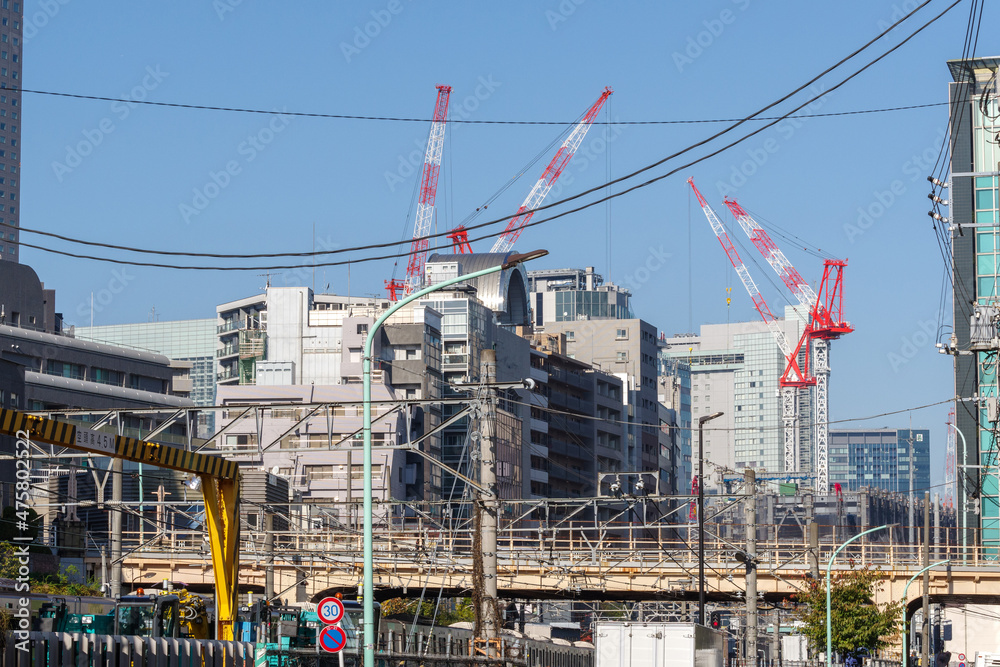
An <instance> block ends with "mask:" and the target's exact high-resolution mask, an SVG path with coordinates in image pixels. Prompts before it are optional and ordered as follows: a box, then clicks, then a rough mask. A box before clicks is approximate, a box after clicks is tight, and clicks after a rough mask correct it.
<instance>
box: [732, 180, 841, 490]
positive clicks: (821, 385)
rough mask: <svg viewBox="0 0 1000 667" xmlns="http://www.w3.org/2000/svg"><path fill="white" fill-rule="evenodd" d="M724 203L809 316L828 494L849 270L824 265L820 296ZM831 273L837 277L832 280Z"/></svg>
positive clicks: (820, 473) (819, 464)
mask: <svg viewBox="0 0 1000 667" xmlns="http://www.w3.org/2000/svg"><path fill="white" fill-rule="evenodd" d="M725 203H726V206H728V207H729V210H730V211H731V212H732V214H733V216H735V218H736V220H737V221H738V222H739V223H740V227H742V228H743V231H744V232H745V233H746V235H747V236H748V237H749V238H750V241H751V242H752V243H753V244H754V246H756V248H757V250H759V251H760V254H761V255H763V256H764V259H766V260H767V263H768V264H770V265H771V268H773V269H774V271H775V273H777V274H778V277H779V278H781V281H782V282H783V283H785V286H786V287H788V289H789V291H790V292H791V293H792V294H793V295H794V296H795V298H796V300H798V302H799V304H800V305H801V306H803V307H804V308H805V309H806V312H807V313H808V318H809V322H808V323H807V325H806V328H807V330H810V331H811V333H810V346H811V348H812V352H813V368H814V369H815V371H816V420H815V421H816V450H815V452H816V461H815V467H816V490H817V492H819V493H824V494H825V493H828V492H829V489H830V465H829V441H830V425H829V422H830V399H829V385H830V343H829V341H831V340H835V339H837V338H840V336H841V335H842V334H845V333H850V332H851V331H853V330H854V329H853V328H852V327H851V325H850V324H848V323H847V322H844V321H843V317H842V315H843V269H844V267H845V266H847V262H846V261H840V260H827V261H826V262H824V270H823V280H822V282H821V283H820V291H819V295H817V294H816V292H814V291H813V289H812V288H811V287H810V286H809V283H807V282H806V281H805V280H804V279H803V278H802V276H801V274H799V272H798V271H796V270H795V267H794V266H792V263H791V262H790V261H788V258H787V257H785V254H784V253H783V252H781V249H780V248H778V246H777V244H775V243H774V241H772V240H771V237H770V236H769V235H768V233H767V232H766V231H764V229H763V228H762V227H761V226H760V224H758V222H757V221H756V220H754V218H753V216H751V215H750V214H749V213H747V212H746V210H745V209H744V208H743V207H742V206H740V205H739V204H738V203H736V202H735V201H734V200H731V199H728V198H727V199H726V200H725ZM831 272H833V273H835V274H836V275H835V276H834V277H833V279H832V280H831ZM796 469H797V467H796Z"/></svg>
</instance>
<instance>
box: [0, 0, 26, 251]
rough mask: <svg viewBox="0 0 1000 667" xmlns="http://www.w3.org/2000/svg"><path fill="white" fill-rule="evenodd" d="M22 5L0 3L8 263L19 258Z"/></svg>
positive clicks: (1, 183)
mask: <svg viewBox="0 0 1000 667" xmlns="http://www.w3.org/2000/svg"><path fill="white" fill-rule="evenodd" d="M23 6H24V5H23V3H22V2H21V1H20V0H3V1H2V2H0V261H8V262H17V261H18V258H19V257H20V252H19V244H18V241H19V239H18V236H19V234H20V232H19V230H18V228H19V227H20V225H21V222H20V221H21V186H20V181H21V174H20V171H21V131H20V130H21V92H20V90H21V72H22V69H23V67H22V65H23V63H22V61H21V49H22V47H23V46H24V45H23V44H22V31H23V28H22V25H21V24H22V16H23V12H22V8H23Z"/></svg>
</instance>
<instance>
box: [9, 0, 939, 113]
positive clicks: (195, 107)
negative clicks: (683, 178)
mask: <svg viewBox="0 0 1000 667" xmlns="http://www.w3.org/2000/svg"><path fill="white" fill-rule="evenodd" d="M929 1H930V0H928V2H929ZM924 4H927V2H925V3H924ZM921 7H923V5H921ZM917 9H920V7H918V8H917ZM915 12H916V10H914V11H913V12H910V14H913V13H915ZM910 14H908V15H907V17H908V16H909V15H910ZM907 17H904V18H903V19H900V21H899V22H900V23H901V22H902V21H903V20H905V19H906V18H907ZM895 25H898V23H897V24H894V25H893V26H892V27H895ZM10 90H13V91H15V92H21V93H29V94H33V95H47V96H51V97H67V98H72V99H79V100H94V101H98V102H121V98H118V97H105V96H101V95H83V94H78V93H66V92H59V91H52V90H34V89H28V88H20V89H18V88H11V89H10ZM129 104H130V105H145V106H152V107H170V108H177V109H193V110H198V111H223V112H229V113H246V114H262V115H267V116H291V117H297V118H328V119H334V120H361V121H381V122H394V123H430V122H433V119H430V118H415V117H406V116H364V115H349V114H332V113H318V112H317V113H312V112H306V111H280V110H277V109H271V110H268V109H251V108H244V107H220V106H210V105H205V104H183V103H180V102H154V101H152V100H129ZM944 104H947V102H929V103H927V104H909V105H904V106H895V107H884V108H878V109H860V110H855V111H839V112H833V113H823V114H814V115H812V116H810V117H813V118H823V117H834V116H856V115H861V114H870V113H887V112H894V111H910V110H913V109H926V108H929V107H937V106H942V105H944ZM737 120H739V119H738V118H697V119H686V120H615V121H610V120H609V121H594V123H593V124H594V125H702V124H707V123H732V122H736V121H737ZM754 120H761V121H764V120H774V118H773V117H762V118H757V119H754ZM448 122H449V123H455V124H463V125H565V126H567V127H572V126H573V125H575V124H576V123H577V122H578V121H564V120H473V119H463V118H450V119H448Z"/></svg>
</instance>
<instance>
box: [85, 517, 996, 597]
mask: <svg viewBox="0 0 1000 667" xmlns="http://www.w3.org/2000/svg"><path fill="white" fill-rule="evenodd" d="M656 501H657V499H650V500H649V501H648V502H651V503H652V502H656ZM552 502H553V501H544V502H543V503H539V501H516V502H512V503H508V504H506V505H505V509H506V510H507V511H506V512H503V513H502V514H503V516H506V517H507V520H506V521H505V520H503V519H502V520H501V522H500V531H499V540H498V542H499V544H498V572H497V576H498V588H499V590H500V595H501V596H502V597H506V598H513V599H551V598H558V599H576V600H594V601H601V600H606V601H623V600H631V601H693V600H696V599H697V595H698V585H697V572H698V559H697V552H696V548H697V526H696V524H692V525H688V524H683V525H677V524H672V523H669V521H670V519H669V518H667V517H664V516H663V515H661V514H660V513H659V512H644V511H635V510H636V509H638V508H639V507H640V505H642V504H645V501H644V502H643V503H635V502H633V503H631V507H630V508H629V510H628V511H619V512H618V513H617V516H612V517H611V518H610V519H609V520H607V521H603V522H599V521H594V520H593V519H591V520H587V521H584V520H577V521H574V520H573V518H572V515H571V513H569V512H564V513H563V514H564V516H565V515H567V514H569V515H570V517H569V518H564V519H562V520H559V521H553V520H549V519H545V520H538V519H535V518H533V517H536V516H538V514H539V509H540V506H541V505H543V504H547V508H548V509H551V504H552ZM613 502H617V506H618V507H619V508H621V507H622V506H623V503H621V502H620V501H611V500H609V503H613ZM735 502H739V500H738V499H737V500H736V501H735ZM567 503H568V504H567V505H566V506H564V507H563V508H562V509H563V510H565V509H566V507H568V506H571V504H572V501H567ZM153 504H155V503H153ZM584 504H585V503H577V504H576V506H581V505H584ZM625 505H626V506H627V505H628V504H625ZM269 509H270V510H273V511H275V512H276V513H278V514H282V515H283V516H284V517H285V518H286V520H287V524H288V526H289V529H288V530H284V531H272V532H271V538H270V539H268V537H267V534H266V533H264V532H262V531H257V530H254V529H253V528H252V527H251V525H248V524H247V522H246V518H244V526H243V529H242V531H241V540H240V549H241V554H242V555H241V557H240V563H241V567H240V571H239V576H238V581H239V586H240V590H241V591H254V592H257V593H262V592H264V590H265V586H266V585H267V583H268V572H269V571H270V577H271V582H270V583H271V585H272V586H273V591H274V594H275V595H277V596H278V597H281V598H283V599H291V600H296V601H317V600H319V599H320V598H321V597H323V596H325V595H328V594H330V593H333V592H337V591H340V592H343V593H345V594H346V595H354V594H355V593H356V592H357V590H358V587H359V585H360V583H361V580H362V575H363V567H362V532H361V527H360V516H361V513H360V508H359V507H358V506H357V505H356V504H351V503H337V504H335V505H328V506H324V507H323V508H322V510H321V511H320V512H319V513H317V512H316V511H315V510H316V508H315V507H311V508H307V509H306V512H305V514H308V516H305V514H303V513H302V510H303V506H302V505H298V506H286V507H283V508H277V507H273V508H269ZM404 510H406V512H405V513H406V514H408V516H406V518H402V517H401V516H398V517H397V516H395V515H396V514H399V513H403V512H404ZM432 511H433V510H432V508H427V507H424V508H422V509H421V508H419V507H415V506H413V505H407V504H402V503H400V504H383V505H380V506H378V509H377V512H379V513H380V514H381V518H380V519H379V520H377V523H376V527H375V554H374V568H375V569H374V581H375V589H376V596H377V597H379V598H381V599H387V598H392V597H397V596H409V597H417V596H420V595H421V594H423V595H426V596H433V597H436V596H437V595H438V594H439V593H441V594H443V595H445V596H450V595H456V596H465V595H469V594H470V592H471V590H472V588H473V581H472V572H473V560H474V557H473V556H474V552H473V549H474V544H475V541H474V539H473V530H474V525H473V521H472V520H471V519H469V518H461V519H441V518H434V517H433V516H431V514H432ZM649 514H656V516H657V518H656V519H650V518H647V517H648V515H649ZM720 516H722V515H721V514H720ZM319 517H323V519H322V520H321V519H320V518H319ZM390 517H391V518H390ZM252 525H256V526H260V525H264V523H263V522H262V521H261V520H260V517H255V520H254V521H253V522H252ZM867 527H869V526H860V527H849V526H823V527H822V530H820V531H816V532H818V533H819V535H820V537H819V539H816V538H813V541H812V543H810V540H809V539H808V533H809V530H808V529H807V527H806V526H804V525H802V526H797V525H792V526H788V525H784V526H777V525H760V526H758V541H757V553H756V554H755V561H756V566H755V567H756V569H757V587H758V592H759V595H761V597H762V598H763V599H764V600H766V601H769V602H771V603H780V602H782V601H787V600H791V599H793V598H794V596H795V594H796V593H798V592H801V591H803V590H804V589H805V588H806V586H807V585H808V578H809V577H817V576H818V577H820V578H822V577H824V576H825V572H826V566H827V562H828V560H829V558H830V556H831V555H832V554H833V552H834V551H835V550H836V549H837V548H838V547H840V546H841V545H842V544H843V543H844V541H845V540H847V539H849V538H850V537H853V536H854V535H856V534H858V532H860V531H861V530H863V529H865V528H867ZM743 530H744V526H741V525H723V524H716V523H711V522H710V523H709V524H708V525H707V526H706V538H705V542H706V547H705V558H706V568H705V571H706V581H705V586H706V591H707V595H708V598H709V600H713V601H718V602H722V601H733V600H738V599H740V598H741V597H742V595H743V590H744V587H745V585H744V581H745V575H746V572H747V569H746V568H747V565H746V562H745V561H746V553H745V552H744V551H743V547H742V546H741V545H742V543H743V538H742V531H743ZM881 532H882V533H884V534H883V535H879V534H878V533H876V534H874V535H872V536H870V537H871V538H872V539H869V538H868V537H867V536H866V537H863V538H861V539H859V540H858V541H856V542H854V543H852V544H850V545H848V546H847V547H845V548H844V549H843V550H842V551H841V552H840V553H839V554H838V555H837V557H836V559H835V561H834V565H833V571H834V572H838V571H844V570H847V569H850V568H858V567H865V566H868V567H873V568H877V569H878V570H879V571H880V572H881V574H882V576H883V580H884V585H883V586H882V588H881V589H880V590H879V592H878V598H877V599H878V601H880V602H886V601H889V600H899V599H901V598H902V595H903V587H904V586H905V584H906V582H907V581H908V580H909V579H910V577H912V576H913V575H914V574H915V573H917V572H918V571H919V570H920V569H921V568H922V567H923V566H924V560H923V554H922V552H921V548H920V547H917V546H913V545H911V544H908V543H905V542H902V541H900V539H899V538H900V537H901V536H904V535H905V534H906V533H905V531H904V530H899V529H897V530H893V529H889V530H885V531H881ZM918 532H919V531H918ZM969 532H970V533H971V531H969ZM931 533H932V534H931V546H930V554H929V556H930V562H931V563H933V562H936V561H940V560H945V559H949V561H950V562H949V563H948V564H947V565H943V566H940V567H937V568H934V569H933V570H931V572H930V590H929V592H930V595H931V599H932V601H934V602H943V603H952V604H959V603H963V602H970V603H971V602H975V603H980V604H991V603H1000V561H998V560H997V556H996V553H995V551H992V552H991V551H988V550H984V549H983V548H981V547H978V546H973V545H974V544H975V542H976V540H975V536H974V535H967V536H966V537H967V540H968V543H969V546H963V545H962V544H958V543H957V542H959V541H960V540H958V539H957V538H958V537H959V533H960V531H957V530H956V529H954V528H950V529H945V528H940V529H935V528H933V527H932V528H931ZM796 534H797V535H796ZM123 541H124V543H125V549H124V553H125V554H126V556H125V560H124V562H123V573H122V574H123V583H124V584H125V585H130V586H132V587H133V588H137V587H140V586H143V585H145V586H150V585H155V584H156V583H158V582H160V581H162V580H164V579H169V580H172V581H181V582H184V583H185V584H186V585H187V586H188V587H189V588H193V589H196V590H198V589H201V590H205V591H209V590H210V589H211V587H212V582H213V572H212V564H211V559H210V557H209V549H208V545H207V544H206V542H205V533H204V531H203V530H201V529H194V530H178V529H175V530H170V531H163V532H160V533H159V534H155V532H154V534H151V533H150V532H149V529H148V528H147V529H146V531H145V532H144V534H143V535H141V536H140V535H138V534H133V533H126V534H124V535H123ZM88 561H89V562H88V565H89V566H90V567H91V568H94V569H96V568H99V567H100V557H99V556H98V555H97V554H90V555H89V556H88ZM921 594H922V586H921V585H920V582H919V580H918V581H917V582H915V583H914V584H913V585H911V586H910V588H909V596H910V599H911V601H913V600H915V599H917V598H919V596H920V595H921Z"/></svg>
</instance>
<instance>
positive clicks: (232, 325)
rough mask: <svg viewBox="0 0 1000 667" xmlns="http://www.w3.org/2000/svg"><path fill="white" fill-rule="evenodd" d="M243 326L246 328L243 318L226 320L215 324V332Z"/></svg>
mask: <svg viewBox="0 0 1000 667" xmlns="http://www.w3.org/2000/svg"><path fill="white" fill-rule="evenodd" d="M244 328H246V322H245V321H243V320H227V321H226V322H223V323H222V324H220V325H219V326H217V327H216V331H217V333H220V334H224V333H226V332H229V331H237V330H239V329H244Z"/></svg>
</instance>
